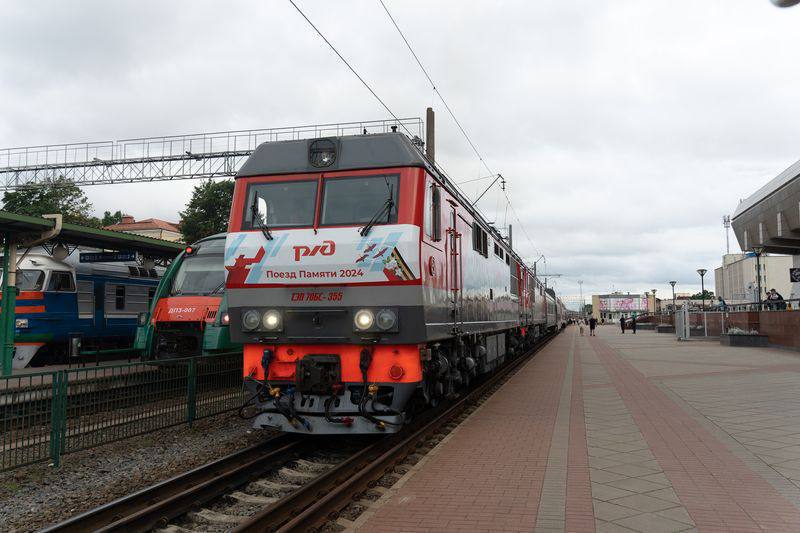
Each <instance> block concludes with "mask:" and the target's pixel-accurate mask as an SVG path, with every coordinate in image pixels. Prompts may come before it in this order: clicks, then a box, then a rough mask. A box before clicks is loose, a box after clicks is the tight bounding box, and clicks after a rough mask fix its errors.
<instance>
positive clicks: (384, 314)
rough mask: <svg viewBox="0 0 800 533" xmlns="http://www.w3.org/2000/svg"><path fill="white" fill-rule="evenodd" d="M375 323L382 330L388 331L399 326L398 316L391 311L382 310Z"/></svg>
mask: <svg viewBox="0 0 800 533" xmlns="http://www.w3.org/2000/svg"><path fill="white" fill-rule="evenodd" d="M375 322H376V323H377V324H378V327H379V328H380V329H382V330H383V331H387V330H390V329H392V328H393V327H394V325H395V324H397V315H396V314H395V313H394V311H392V310H391V309H381V310H380V311H378V314H377V315H376V316H375Z"/></svg>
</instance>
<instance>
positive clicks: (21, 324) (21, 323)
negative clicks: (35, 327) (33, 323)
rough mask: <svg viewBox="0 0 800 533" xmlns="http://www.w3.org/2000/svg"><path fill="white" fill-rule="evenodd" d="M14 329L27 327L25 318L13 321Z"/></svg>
mask: <svg viewBox="0 0 800 533" xmlns="http://www.w3.org/2000/svg"><path fill="white" fill-rule="evenodd" d="M14 327H16V328H17V329H25V328H27V327H28V319H27V318H18V319H16V320H15V321H14Z"/></svg>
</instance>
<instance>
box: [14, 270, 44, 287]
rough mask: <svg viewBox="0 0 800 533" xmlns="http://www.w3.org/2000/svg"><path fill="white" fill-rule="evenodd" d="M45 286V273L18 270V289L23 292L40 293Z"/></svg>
mask: <svg viewBox="0 0 800 533" xmlns="http://www.w3.org/2000/svg"><path fill="white" fill-rule="evenodd" d="M43 286H44V272H43V271H41V270H18V271H17V288H18V289H19V290H21V291H40V290H42V287H43Z"/></svg>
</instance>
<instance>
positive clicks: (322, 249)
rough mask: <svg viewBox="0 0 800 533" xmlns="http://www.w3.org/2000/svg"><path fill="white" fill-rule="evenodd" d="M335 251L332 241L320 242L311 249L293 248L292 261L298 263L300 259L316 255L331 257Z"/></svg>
mask: <svg viewBox="0 0 800 533" xmlns="http://www.w3.org/2000/svg"><path fill="white" fill-rule="evenodd" d="M335 251H336V243H335V242H333V241H322V244H318V245H316V246H314V247H313V248H309V247H308V246H295V247H294V260H295V261H300V258H301V257H308V256H315V255H317V254H322V255H333V253H334V252H335Z"/></svg>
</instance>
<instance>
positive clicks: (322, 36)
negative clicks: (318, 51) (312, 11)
mask: <svg viewBox="0 0 800 533" xmlns="http://www.w3.org/2000/svg"><path fill="white" fill-rule="evenodd" d="M289 3H290V4H292V7H294V8H295V9H296V10H297V12H298V13H300V16H302V17H303V18H304V19H305V20H306V22H308V24H309V26H311V27H312V28H314V31H315V32H317V35H319V36H320V37H321V38H322V40H323V41H325V44H327V45H328V46H329V47H330V49H331V50H333V53H335V54H336V55H337V56H339V59H341V60H342V63H344V64H345V65H346V66H347V68H349V69H350V72H352V73H353V75H355V77H356V78H358V81H360V82H361V83H362V85H364V87H366V88H367V90H368V91H369V92H370V93H371V94H372V96H374V97H375V99H376V100H377V101H378V102H380V104H381V105H382V106H383V108H384V109H386V111H388V112H389V114H390V115H392V118H394V119H395V120H396V121H397V123H398V124H399V125H400V127H402V128H403V129H404V130H405V131H406V133H408V135H409V137H413V134H412V133H411V132H410V131H408V128H407V127H406V126H405V124H403V123H402V122H401V121H400V119H399V118H397V115H395V114H394V111H392V110H391V109H390V108H389V106H388V105H386V102H384V101H383V99H382V98H381V97H380V96H378V93H376V92H375V91H374V90H373V88H372V87H370V85H369V83H367V82H366V81H365V80H364V78H362V77H361V75H360V74H359V73H358V72H357V71H356V69H355V68H353V66H352V65H351V64H350V63H349V62H348V61H347V59H345V58H344V56H343V55H342V54H340V53H339V50H337V49H336V47H335V46H333V44H331V42H330V41H329V40H328V38H327V37H325V35H323V33H322V32H321V31H320V30H319V28H317V26H316V25H315V24H314V23H313V22H311V19H309V18H308V17H307V16H306V14H305V13H303V10H302V9H300V8H299V7H298V6H297V4H295V3H294V0H289Z"/></svg>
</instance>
